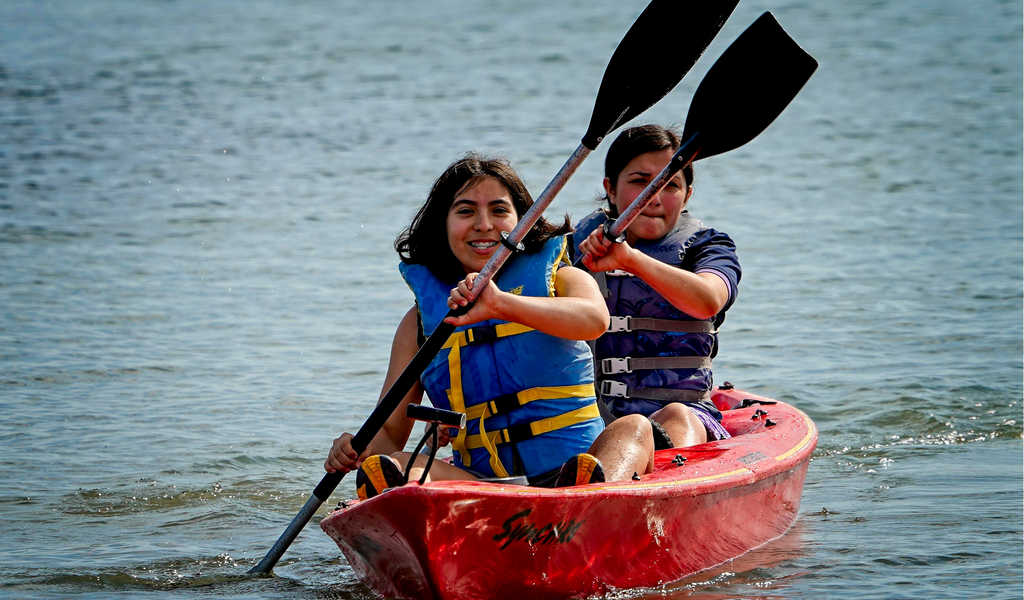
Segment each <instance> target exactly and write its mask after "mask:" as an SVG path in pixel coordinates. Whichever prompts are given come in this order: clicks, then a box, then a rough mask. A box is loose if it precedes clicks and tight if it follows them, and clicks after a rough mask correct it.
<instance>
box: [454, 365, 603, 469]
mask: <svg viewBox="0 0 1024 600" xmlns="http://www.w3.org/2000/svg"><path fill="white" fill-rule="evenodd" d="M593 395H594V384H592V383H586V384H580V385H557V386H543V387H535V388H530V389H527V390H523V391H521V392H518V393H517V394H516V400H517V401H518V403H519V406H522V405H524V404H527V403H529V402H533V401H534V400H545V399H558V398H586V397H588V396H593ZM496 414H498V407H497V405H496V404H495V402H494V401H493V400H492V401H489V402H485V403H483V404H476V405H473V406H470V407H469V408H468V409H466V418H467V419H478V420H479V424H478V426H477V429H478V431H479V433H478V434H475V435H473V436H469V437H472V438H473V439H479V440H480V442H481V443H482V446H483V447H484V448H486V449H487V453H488V454H490V455H491V458H490V461H489V462H490V465H491V470H493V471H494V474H495V475H496V476H498V477H508V472H507V471H506V470H505V465H504V464H502V462H501V458H499V457H498V448H497V446H496V444H495V443H494V441H493V440H492V439H491V438H490V436H488V435H487V428H486V426H485V424H484V421H485V420H486V419H487V418H488V417H491V416H494V415H496ZM471 415H472V416H471ZM560 416H562V415H558V416H556V417H551V419H556V418H558V417H560ZM575 423H576V421H573V422H572V423H569V425H573V424H575ZM563 427H565V425H563ZM556 429H557V427H556ZM501 431H505V430H501ZM534 435H537V434H534ZM504 438H506V440H505V441H508V440H507V438H508V433H507V432H506V433H505V434H504Z"/></svg>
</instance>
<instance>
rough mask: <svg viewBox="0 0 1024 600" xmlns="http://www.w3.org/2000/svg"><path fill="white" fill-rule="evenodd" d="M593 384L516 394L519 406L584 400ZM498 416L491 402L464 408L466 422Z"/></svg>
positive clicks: (545, 387)
mask: <svg viewBox="0 0 1024 600" xmlns="http://www.w3.org/2000/svg"><path fill="white" fill-rule="evenodd" d="M593 395H595V394H594V384H592V383H581V384H579V385H553V386H542V387H535V388H529V389H526V390H523V391H521V392H519V393H517V394H516V398H517V399H518V400H519V406H522V405H524V404H527V403H530V402H533V401H534V400H556V399H558V398H586V397H587V396H593ZM484 413H487V415H486V416H493V415H496V414H498V407H497V406H496V404H495V402H494V401H493V400H491V401H488V402H485V403H483V404H475V405H473V406H470V407H468V408H466V420H471V419H479V418H480V417H482V416H484Z"/></svg>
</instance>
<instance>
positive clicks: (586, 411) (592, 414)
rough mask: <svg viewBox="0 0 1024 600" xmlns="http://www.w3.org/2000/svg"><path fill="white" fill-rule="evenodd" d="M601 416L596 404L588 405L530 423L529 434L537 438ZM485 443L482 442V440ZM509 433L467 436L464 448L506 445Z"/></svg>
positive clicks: (505, 430)
mask: <svg viewBox="0 0 1024 600" xmlns="http://www.w3.org/2000/svg"><path fill="white" fill-rule="evenodd" d="M600 416H601V413H600V411H599V410H598V409H597V403H596V402H595V403H592V404H588V405H586V406H584V407H582V408H577V409H576V410H572V411H569V412H567V413H563V414H560V415H555V416H553V417H548V418H546V419H540V420H538V421H533V422H532V423H530V432H531V433H532V434H533V435H535V436H537V435H541V434H544V433H549V432H552V431H555V430H558V429H562V428H563V427H569V426H571V425H576V424H577V423H582V422H584V421H589V420H590V419H596V418H599V417H600ZM485 439H486V440H487V441H484V440H485ZM510 441H511V439H510V438H509V433H508V430H507V429H500V430H498V431H489V432H487V433H486V434H485V435H477V434H474V435H467V436H466V447H467V448H469V449H471V450H472V449H476V448H488V449H490V448H491V447H493V446H495V445H497V444H507V443H508V442H510Z"/></svg>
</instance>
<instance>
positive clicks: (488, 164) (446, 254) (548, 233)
mask: <svg viewBox="0 0 1024 600" xmlns="http://www.w3.org/2000/svg"><path fill="white" fill-rule="evenodd" d="M484 177H493V178H494V179H496V180H497V181H498V183H500V184H501V185H503V186H505V189H507V190H508V192H509V197H510V199H511V200H512V205H513V206H514V207H515V211H516V216H517V217H519V218H520V219H521V218H523V215H524V214H525V213H526V211H527V210H529V209H530V207H531V206H533V197H532V196H530V192H529V190H527V189H526V185H525V184H524V183H523V181H522V180H521V179H520V178H519V175H517V174H516V172H515V170H514V169H513V168H512V166H511V165H509V163H508V161H506V160H504V159H501V158H485V157H482V156H479V155H477V154H472V153H471V154H467V155H466V156H465V157H463V158H461V159H459V160H457V161H455V162H453V163H452V164H450V165H448V168H446V169H445V170H444V172H443V173H441V175H440V176H439V177H438V178H437V181H435V182H434V186H433V187H432V188H431V189H430V193H429V194H428V195H427V201H426V202H425V203H424V204H423V206H421V207H420V209H419V211H417V212H416V215H415V216H414V217H413V219H412V223H410V224H409V226H408V227H406V228H405V229H404V230H402V232H401V233H400V234H398V238H396V239H395V251H396V252H398V256H399V257H400V258H401V259H402V262H406V263H413V264H420V265H424V266H426V267H427V268H428V269H430V271H431V272H432V273H433V274H434V276H436V277H437V278H438V279H440V280H442V281H446V282H451V283H455V282H457V281H459V280H461V279H462V278H463V277H465V275H466V271H465V269H463V267H462V263H460V262H459V260H458V259H457V258H455V255H454V254H452V250H451V247H450V246H449V245H448V228H447V219H448V210H449V208H451V205H452V203H453V202H455V197H456V196H458V195H459V193H460V192H462V191H463V190H464V189H466V188H467V187H469V186H470V185H472V184H474V183H476V182H477V181H479V180H480V179H482V178H484ZM571 230H572V227H571V224H570V221H569V216H568V215H566V217H565V222H564V223H563V224H562V225H561V226H555V225H552V224H551V223H549V222H548V221H546V220H545V219H544V218H543V217H542V218H541V219H539V220H538V221H537V223H536V224H534V226H533V228H531V229H530V231H529V232H528V233H527V234H526V237H524V238H523V245H524V246H525V247H526V252H536V251H537V250H539V249H540V247H541V246H543V245H544V242H546V241H547V240H549V239H550V238H552V237H555V236H558V235H564V234H566V233H568V232H569V231H571Z"/></svg>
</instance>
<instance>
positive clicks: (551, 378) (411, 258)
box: [324, 155, 608, 498]
mask: <svg viewBox="0 0 1024 600" xmlns="http://www.w3.org/2000/svg"><path fill="white" fill-rule="evenodd" d="M532 204H533V199H532V198H531V197H530V194H529V192H528V191H527V189H526V186H525V185H524V184H523V183H522V181H521V180H520V179H519V177H518V176H517V175H516V173H515V172H514V171H513V170H512V168H511V167H510V166H509V165H508V163H507V162H505V161H503V160H494V159H485V158H481V157H478V156H475V155H469V156H467V157H466V158H463V159H461V160H458V161H456V162H455V163H453V164H452V165H450V166H449V167H448V168H447V169H446V170H445V171H444V173H442V174H441V176H440V177H439V178H438V179H437V181H436V182H435V183H434V186H433V188H432V189H431V191H430V194H429V196H428V197H427V201H426V203H425V204H424V205H423V206H422V207H421V208H420V210H419V212H418V213H416V215H415V217H414V218H413V221H412V223H411V224H410V225H409V227H408V228H406V229H405V230H404V231H403V232H402V233H401V234H400V235H399V236H398V239H397V240H396V241H395V249H396V250H397V251H398V254H399V256H400V257H401V264H400V267H399V268H400V271H401V273H402V276H403V277H404V278H405V281H406V283H407V284H408V285H409V287H410V288H411V289H412V291H413V294H414V295H415V298H416V303H415V305H414V306H413V307H412V308H410V309H409V311H408V312H407V313H406V314H405V316H404V317H403V318H402V320H401V322H400V323H399V325H398V329H397V331H396V332H395V336H394V341H393V343H392V347H391V358H390V362H389V364H388V371H387V376H386V377H385V380H384V388H383V389H384V390H387V389H389V388H390V387H391V385H392V383H393V382H394V381H395V379H396V378H397V377H398V375H399V374H400V373H401V372H402V370H403V369H404V368H405V366H406V364H408V362H409V361H410V359H411V358H412V357H413V355H414V354H415V353H416V351H417V349H418V347H419V345H420V344H422V342H423V340H425V339H426V337H427V336H429V335H430V334H431V332H433V330H434V329H435V328H436V327H437V326H438V324H439V323H440V322H441V320H442V319H444V320H446V321H448V322H449V323H451V324H453V325H455V326H456V329H455V332H454V333H453V334H452V335H451V336H450V337H449V338H448V340H447V342H446V343H445V346H444V347H443V348H442V350H441V351H440V352H439V353H438V354H437V356H436V357H435V358H434V359H433V361H432V362H431V363H430V365H429V366H428V367H427V368H426V369H425V370H424V372H423V373H422V375H421V376H420V379H419V382H418V383H417V384H416V385H414V386H413V388H412V389H411V390H410V391H409V393H408V394H407V395H406V396H405V398H403V399H402V403H401V404H400V405H399V407H398V408H397V409H396V410H395V411H394V412H393V413H392V414H391V417H390V418H389V419H388V420H387V422H386V423H385V425H384V427H383V428H382V429H381V431H380V432H379V433H377V435H376V436H375V437H374V439H373V440H372V441H371V443H370V444H369V447H368V448H367V449H366V451H365V452H363V453H362V455H357V453H356V452H355V450H354V449H353V448H352V443H351V442H352V435H351V434H349V433H345V434H342V435H341V436H340V437H338V438H337V439H336V440H334V444H333V446H332V448H331V451H330V454H329V456H328V457H327V460H326V462H325V463H324V468H325V469H326V470H327V471H328V472H334V471H340V472H343V473H344V472H348V471H351V470H352V469H356V468H359V472H358V473H357V478H356V487H357V491H358V494H359V496H360V497H361V498H367V497H370V496H373V495H375V494H376V493H379V492H380V491H382V490H384V489H386V488H388V487H395V486H396V485H401V484H402V483H403V482H404V477H403V476H402V475H403V473H402V470H401V468H400V467H399V465H402V467H404V466H405V465H406V464H407V461H408V460H409V458H410V456H409V454H407V453H404V452H401V450H402V449H403V448H404V447H405V444H406V442H407V440H408V438H409V435H410V433H411V430H412V425H413V424H412V421H411V420H410V419H408V418H407V417H406V416H405V414H406V410H405V408H406V405H408V403H410V402H415V403H419V402H420V401H421V400H422V397H423V394H424V392H426V394H427V396H428V397H429V398H430V401H431V403H432V404H434V405H435V406H438V407H441V408H445V409H449V410H455V411H459V412H463V413H465V414H466V416H467V425H466V427H465V428H464V429H462V430H460V431H459V432H458V433H457V434H456V435H455V436H454V437H453V438H451V443H452V447H453V462H452V463H451V464H449V463H446V462H443V461H438V462H435V463H434V464H433V465H432V467H431V468H430V471H429V477H430V478H432V479H435V480H441V479H477V478H486V477H508V476H513V475H525V476H526V477H527V478H528V480H529V482H530V483H531V484H532V485H547V486H550V485H553V484H554V480H555V478H556V476H557V473H558V470H559V467H561V466H562V464H563V462H565V461H566V459H568V458H571V457H573V456H575V455H576V454H578V453H581V452H585V451H586V450H587V448H588V447H589V446H590V444H591V443H592V442H593V441H594V440H595V439H596V437H597V435H598V433H599V432H600V431H601V429H602V428H603V426H604V424H603V421H602V419H601V417H600V413H599V410H598V407H597V405H596V402H595V393H594V385H593V382H594V377H593V362H592V357H591V352H590V349H589V347H588V346H587V344H586V343H585V341H582V340H591V339H594V338H596V337H598V336H599V335H601V334H602V333H603V332H604V330H605V329H606V327H607V324H608V309H607V308H606V307H605V304H604V300H603V298H602V297H601V294H600V291H599V290H598V287H597V284H596V283H595V281H594V279H593V278H592V277H590V276H589V275H587V273H586V272H584V271H582V270H580V269H577V268H575V267H572V266H570V265H569V262H568V258H567V255H568V244H567V241H566V238H565V236H564V234H565V233H567V232H568V231H569V230H570V228H569V225H570V224H569V220H568V218H566V220H565V223H564V224H563V225H562V226H560V227H556V226H554V225H552V224H550V223H548V222H546V221H545V220H543V219H541V220H540V221H538V223H537V224H536V225H535V226H534V227H533V228H532V229H531V231H530V232H529V233H528V234H527V235H526V237H525V238H524V240H523V244H524V245H525V252H523V253H521V254H518V255H516V256H513V257H511V258H510V259H509V260H508V261H507V262H506V263H505V265H504V266H503V268H502V269H501V270H500V271H499V272H498V274H497V276H496V277H495V278H494V279H492V280H491V281H490V282H489V283H488V285H487V286H486V288H485V289H484V290H483V292H482V293H481V294H480V295H479V297H478V298H477V300H476V303H475V305H474V306H473V307H472V309H470V311H469V312H468V313H466V314H465V315H462V316H460V317H446V315H447V312H448V311H449V309H452V308H455V307H457V306H464V305H466V304H467V301H466V297H468V295H469V290H470V288H471V287H472V283H473V281H474V278H475V277H476V273H477V272H478V271H480V270H481V269H482V268H483V267H484V265H485V264H486V262H487V260H488V259H489V258H490V257H491V255H492V254H493V253H494V252H495V250H496V249H497V248H498V246H499V243H500V242H499V240H500V236H501V234H502V232H510V231H512V229H513V228H514V227H515V226H516V224H517V223H518V221H519V218H520V216H521V215H523V214H524V213H525V212H526V210H527V209H528V208H529V207H530V206H531V205H532ZM416 460H417V463H415V465H414V467H413V469H412V471H411V472H410V480H414V479H417V478H418V477H419V476H420V475H421V474H422V468H421V467H422V466H423V463H424V462H425V460H424V457H423V456H422V455H421V456H418V457H416Z"/></svg>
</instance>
